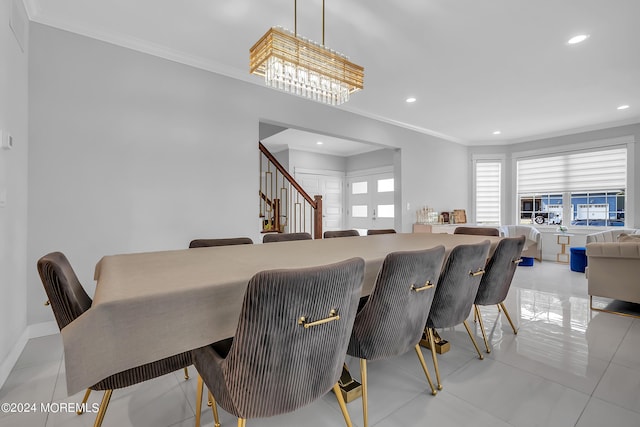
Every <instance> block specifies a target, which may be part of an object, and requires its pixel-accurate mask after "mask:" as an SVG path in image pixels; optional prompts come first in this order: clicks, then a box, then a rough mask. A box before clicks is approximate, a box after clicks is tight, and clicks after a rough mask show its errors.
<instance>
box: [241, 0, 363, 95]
mask: <svg viewBox="0 0 640 427" xmlns="http://www.w3.org/2000/svg"><path fill="white" fill-rule="evenodd" d="M323 14H324V6H323ZM323 22H324V19H323ZM323 39H324V28H323ZM249 72H250V73H252V74H257V75H260V76H264V81H265V84H266V85H267V86H268V87H271V88H274V89H278V90H282V91H285V92H288V93H291V94H294V95H297V96H301V97H304V98H308V99H311V100H313V101H317V102H322V103H324V104H329V105H340V104H343V103H345V102H347V101H349V96H350V95H351V93H353V92H355V91H358V90H361V89H362V88H363V83H364V68H363V67H361V66H359V65H356V64H354V63H352V62H351V61H349V59H348V58H347V57H346V56H344V55H342V54H340V53H338V52H336V51H334V50H331V49H329V48H327V47H325V46H324V45H320V44H318V43H315V42H313V41H311V40H308V39H305V38H301V37H298V36H297V34H296V33H293V32H291V31H288V30H286V29H284V28H282V27H272V28H271V29H269V30H268V31H267V32H266V33H265V35H264V36H262V38H261V39H260V40H258V41H257V42H256V44H255V45H253V47H252V48H251V49H250V50H249Z"/></svg>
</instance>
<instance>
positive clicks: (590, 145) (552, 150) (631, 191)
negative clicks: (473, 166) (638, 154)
mask: <svg viewBox="0 0 640 427" xmlns="http://www.w3.org/2000/svg"><path fill="white" fill-rule="evenodd" d="M635 142H636V141H635V136H634V135H626V136H622V137H617V138H608V139H601V140H594V141H586V142H583V143H577V144H564V145H558V146H552V147H545V148H539V149H533V150H527V151H520V152H514V153H513V154H512V159H511V176H512V177H513V179H512V182H511V193H512V194H513V197H512V203H513V205H512V215H513V216H512V219H511V222H512V223H513V224H518V223H519V221H520V218H519V211H520V209H519V203H520V201H519V196H518V182H517V177H518V160H524V159H525V158H532V157H547V156H553V155H559V154H563V153H572V152H580V151H598V150H607V149H609V148H615V147H625V148H626V149H627V188H626V197H627V199H626V203H625V225H624V228H635V224H634V217H635V209H634V204H635V168H634V161H635ZM474 188H475V186H474ZM569 204H570V201H569ZM565 205H566V203H565ZM565 212H567V213H568V209H565ZM564 224H565V225H567V224H566V223H564ZM536 227H538V225H536ZM541 227H543V228H544V227H549V228H553V229H555V228H557V226H555V225H553V226H541ZM580 228H581V229H589V228H603V227H595V226H581V227H580ZM607 228H609V227H607Z"/></svg>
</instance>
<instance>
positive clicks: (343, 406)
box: [238, 383, 353, 427]
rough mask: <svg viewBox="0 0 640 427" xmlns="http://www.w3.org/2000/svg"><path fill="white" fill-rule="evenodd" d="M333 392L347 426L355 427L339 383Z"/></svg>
mask: <svg viewBox="0 0 640 427" xmlns="http://www.w3.org/2000/svg"><path fill="white" fill-rule="evenodd" d="M333 392H334V393H335V395H336V399H338V405H340V410H341V411H342V416H343V417H344V422H345V424H346V425H347V427H353V424H351V417H350V416H349V411H347V404H346V403H344V397H342V392H341V391H340V386H339V385H338V383H335V385H334V386H333ZM238 426H239V425H238Z"/></svg>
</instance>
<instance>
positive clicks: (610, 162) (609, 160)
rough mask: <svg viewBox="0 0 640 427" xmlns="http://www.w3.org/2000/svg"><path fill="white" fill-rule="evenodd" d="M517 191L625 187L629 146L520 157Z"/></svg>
mask: <svg viewBox="0 0 640 427" xmlns="http://www.w3.org/2000/svg"><path fill="white" fill-rule="evenodd" d="M517 179H518V194H540V193H561V192H565V191H566V192H571V191H602V190H610V189H619V188H626V186H627V149H626V148H612V149H607V150H600V151H589V152H579V153H566V154H561V155H553V156H546V157H536V158H531V159H522V160H518V161H517Z"/></svg>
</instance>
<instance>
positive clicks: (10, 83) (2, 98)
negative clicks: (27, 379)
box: [0, 1, 45, 384]
mask: <svg viewBox="0 0 640 427" xmlns="http://www.w3.org/2000/svg"><path fill="white" fill-rule="evenodd" d="M15 3H16V5H17V6H19V7H20V9H18V16H22V17H26V13H25V12H24V9H23V8H22V2H15ZM11 6H12V2H10V1H2V2H0V129H2V131H3V132H9V133H10V134H11V135H12V136H13V139H14V148H13V149H12V150H5V149H0V191H2V192H6V199H7V203H6V206H5V207H0V325H2V326H0V384H2V383H3V382H4V380H5V378H6V376H7V375H8V374H9V372H10V370H11V368H12V367H13V362H15V360H10V359H12V358H17V357H18V356H19V354H10V353H11V350H12V349H13V348H14V347H15V346H16V344H17V343H18V340H19V339H20V338H21V336H22V334H23V333H24V332H25V327H26V325H27V316H26V310H25V307H26V304H27V301H26V298H27V291H26V283H27V279H26V272H27V269H28V268H31V269H32V270H33V269H35V266H34V264H27V152H28V148H29V147H28V139H27V130H28V128H27V117H28V115H27V82H28V79H27V76H28V70H27V66H28V55H27V52H23V51H22V49H21V48H20V45H19V44H18V42H17V41H16V38H15V37H14V35H13V33H12V31H11V29H10V28H9V19H10V16H11ZM22 24H23V25H24V26H25V28H28V27H27V26H28V22H27V21H26V18H25V20H24V21H22ZM27 35H28V33H27ZM23 42H24V43H23V46H24V48H25V49H27V48H28V43H27V42H28V39H25V40H23ZM38 300H39V303H40V304H42V303H43V302H44V301H45V300H44V299H43V298H42V296H41V295H39V296H38ZM23 339H26V338H23Z"/></svg>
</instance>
